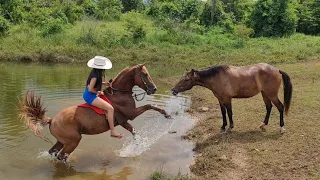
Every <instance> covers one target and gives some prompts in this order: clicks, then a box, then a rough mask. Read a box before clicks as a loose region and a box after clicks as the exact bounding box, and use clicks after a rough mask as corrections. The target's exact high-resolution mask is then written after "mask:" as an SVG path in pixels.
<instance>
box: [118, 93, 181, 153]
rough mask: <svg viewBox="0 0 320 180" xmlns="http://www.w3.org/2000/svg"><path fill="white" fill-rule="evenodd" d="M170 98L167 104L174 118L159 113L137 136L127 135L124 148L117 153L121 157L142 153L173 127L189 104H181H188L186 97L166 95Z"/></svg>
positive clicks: (167, 108)
mask: <svg viewBox="0 0 320 180" xmlns="http://www.w3.org/2000/svg"><path fill="white" fill-rule="evenodd" d="M166 98H169V99H168V100H167V101H166V102H167V104H165V107H163V108H165V109H166V110H167V112H168V113H169V114H170V115H171V116H172V119H165V118H164V117H163V116H161V115H159V116H158V117H156V118H155V119H152V120H151V121H149V122H147V123H146V124H145V125H144V126H143V127H141V129H140V130H138V131H137V134H136V138H135V139H133V138H132V137H131V136H130V137H127V138H126V140H125V142H124V144H123V146H122V149H120V150H119V151H118V152H117V153H118V155H119V156H120V157H135V156H138V155H140V154H142V153H143V152H144V151H146V150H149V148H150V146H151V145H152V144H154V143H156V141H157V140H158V139H159V138H160V137H161V136H162V135H164V134H166V133H167V132H168V130H170V129H171V127H172V125H173V124H174V122H175V121H176V119H177V116H178V115H179V114H183V111H184V110H185V109H186V107H187V106H181V104H183V105H184V104H187V102H186V99H185V97H183V98H182V97H166Z"/></svg>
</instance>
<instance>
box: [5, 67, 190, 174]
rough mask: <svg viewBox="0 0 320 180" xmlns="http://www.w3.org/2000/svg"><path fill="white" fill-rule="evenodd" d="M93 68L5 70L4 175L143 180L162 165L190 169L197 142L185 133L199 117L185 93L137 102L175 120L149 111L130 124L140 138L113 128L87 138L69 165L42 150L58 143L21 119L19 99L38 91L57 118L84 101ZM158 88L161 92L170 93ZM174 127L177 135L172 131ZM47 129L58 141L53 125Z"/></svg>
mask: <svg viewBox="0 0 320 180" xmlns="http://www.w3.org/2000/svg"><path fill="white" fill-rule="evenodd" d="M89 71H90V69H89V68H86V67H85V66H84V67H77V66H72V67H71V66H38V65H17V64H7V65H5V66H3V67H2V68H1V69H0V76H1V78H0V85H1V87H2V89H1V90H2V92H1V96H0V101H1V102H2V103H0V177H1V178H0V179H32V180H38V179H39V180H42V179H66V180H69V179H71V180H78V179H93V180H96V179H99V180H101V179H108V180H109V179H112V180H114V179H139V180H140V179H147V177H149V175H150V174H151V173H152V172H153V171H155V170H160V168H161V167H162V166H163V167H165V169H164V170H168V171H169V172H172V173H173V174H177V172H178V171H181V172H182V173H188V172H189V167H188V164H190V163H191V160H192V156H193V152H192V151H191V149H192V147H193V145H192V144H191V143H189V142H186V141H182V140H181V138H180V137H181V135H183V134H184V132H185V131H186V130H187V129H189V128H190V127H191V126H192V125H193V121H192V120H191V118H190V117H189V116H188V115H187V114H185V113H184V111H185V109H186V108H187V107H188V106H189V104H190V99H189V98H187V97H182V96H180V97H172V96H166V95H153V96H146V98H145V99H144V100H143V101H139V102H137V106H141V105H144V104H147V103H149V104H153V105H156V106H159V107H161V108H164V109H166V110H167V111H168V113H169V114H171V116H172V117H173V119H165V118H164V117H163V116H162V115H161V114H160V113H158V112H154V111H147V112H145V113H144V114H142V115H140V116H139V117H138V118H136V119H135V120H134V121H132V122H130V123H131V124H132V125H133V126H134V127H135V129H136V130H137V132H138V134H137V136H138V137H137V140H136V141H134V140H133V139H132V136H131V134H130V133H129V132H127V131H126V130H124V129H123V128H121V127H117V131H119V132H121V131H122V132H121V133H122V134H125V136H126V138H124V139H122V140H118V139H114V138H110V134H109V132H107V133H103V134H99V135H94V136H83V138H82V140H81V142H80V144H79V146H78V147H77V149H76V150H75V151H74V153H72V154H71V156H70V159H71V165H72V166H70V167H69V168H67V167H66V166H65V165H64V164H61V163H59V162H56V161H54V160H52V159H50V158H48V155H47V154H45V153H42V154H41V152H46V151H48V149H49V148H51V146H52V145H51V144H49V143H47V142H44V141H42V140H41V139H39V138H37V137H35V136H34V135H33V134H32V132H31V131H30V130H28V129H26V128H25V126H24V124H23V123H22V122H20V121H19V120H18V119H17V113H18V108H17V105H18V98H19V97H21V96H22V95H24V93H25V92H26V91H27V90H35V92H36V93H37V94H39V95H41V96H42V98H43V100H44V105H45V107H47V115H48V116H50V117H52V116H54V115H55V114H57V113H58V111H60V110H61V109H63V108H65V107H68V106H72V105H75V104H80V103H83V100H82V91H83V87H84V84H85V80H86V78H87V75H88V73H89ZM119 71H120V69H112V70H111V71H108V75H109V77H113V76H115V75H116V74H117V73H118V72H119ZM158 88H159V90H160V91H159V92H165V91H164V90H163V89H161V87H158ZM135 92H136V93H139V92H141V89H139V88H137V89H135ZM168 130H174V131H176V132H177V133H176V134H168V133H167V132H168ZM44 132H45V134H46V136H47V137H48V138H50V140H51V141H53V142H54V141H55V139H54V137H52V135H51V134H50V132H49V130H48V127H47V126H46V127H44ZM39 154H40V157H39ZM37 157H38V158H37ZM48 177H49V178H48Z"/></svg>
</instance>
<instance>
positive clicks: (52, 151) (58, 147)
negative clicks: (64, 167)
mask: <svg viewBox="0 0 320 180" xmlns="http://www.w3.org/2000/svg"><path fill="white" fill-rule="evenodd" d="M62 147H63V144H62V143H61V142H59V141H57V142H56V144H55V145H53V146H52V148H51V149H50V150H49V154H51V155H52V154H54V155H55V156H57V155H58V152H59V151H60V150H61V149H62Z"/></svg>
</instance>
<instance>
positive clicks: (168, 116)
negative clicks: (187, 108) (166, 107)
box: [164, 114, 172, 119]
mask: <svg viewBox="0 0 320 180" xmlns="http://www.w3.org/2000/svg"><path fill="white" fill-rule="evenodd" d="M164 117H165V118H167V119H172V117H171V116H170V115H169V114H167V115H164Z"/></svg>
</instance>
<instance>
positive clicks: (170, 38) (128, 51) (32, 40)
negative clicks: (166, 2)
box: [0, 13, 320, 76]
mask: <svg viewBox="0 0 320 180" xmlns="http://www.w3.org/2000/svg"><path fill="white" fill-rule="evenodd" d="M135 23H139V24H141V25H142V26H143V30H144V31H145V33H146V35H145V37H144V38H142V39H141V40H139V41H138V42H136V41H135V40H134V39H132V37H131V36H132V32H131V30H129V27H130V24H131V25H132V24H135ZM157 23H158V22H156V21H154V20H152V19H150V18H148V17H146V16H144V15H142V14H138V13H128V14H124V15H122V16H121V20H120V21H110V22H102V21H94V20H90V19H85V20H83V21H80V22H77V23H76V24H75V25H74V26H71V25H70V26H66V27H65V28H64V29H63V31H62V32H61V33H58V34H54V35H50V36H46V37H43V36H42V35H41V30H38V29H36V28H31V27H29V26H27V25H23V24H22V25H16V26H14V27H12V28H11V29H10V32H9V33H8V35H6V36H4V37H2V38H1V39H0V49H1V51H0V60H1V61H3V62H4V61H12V62H53V63H84V62H86V61H87V60H88V59H90V58H91V57H93V56H95V55H104V56H107V57H110V59H111V60H112V61H113V62H114V63H116V64H117V65H118V66H127V65H133V64H137V63H147V64H149V65H152V66H157V69H161V70H163V71H164V72H165V74H164V75H165V76H171V75H176V74H174V73H172V72H171V71H166V70H165V69H166V68H169V67H177V68H178V69H177V70H183V69H184V68H185V67H194V68H200V67H205V66H209V65H215V64H234V65H242V64H250V63H257V62H267V63H271V64H277V63H296V62H301V61H309V60H313V59H318V58H319V57H320V37H314V36H306V35H302V34H296V35H294V36H291V37H289V38H275V39H270V38H254V39H253V38H246V37H244V36H241V32H239V33H240V35H235V34H228V33H224V32H223V30H221V29H218V28H213V29H211V30H209V31H207V32H205V33H203V34H199V33H194V32H193V30H192V29H191V28H189V29H188V28H186V27H180V26H178V27H177V28H174V27H175V26H174V24H172V22H171V24H170V23H168V24H169V25H167V26H170V25H171V26H172V27H171V28H167V29H164V28H163V27H162V26H161V27H160V26H157V25H156V24H157ZM181 26H182V25H181ZM133 31H134V30H133ZM134 32H135V31H134ZM175 72H178V71H175Z"/></svg>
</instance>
